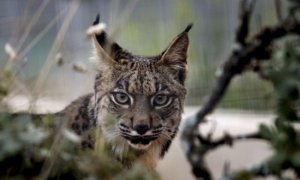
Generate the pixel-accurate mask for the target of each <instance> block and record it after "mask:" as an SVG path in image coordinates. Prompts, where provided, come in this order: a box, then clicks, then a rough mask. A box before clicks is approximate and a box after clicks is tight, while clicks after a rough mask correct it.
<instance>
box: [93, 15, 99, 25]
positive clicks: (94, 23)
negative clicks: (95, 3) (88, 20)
mask: <svg viewBox="0 0 300 180" xmlns="http://www.w3.org/2000/svg"><path fill="white" fill-rule="evenodd" d="M99 22H100V14H99V13H98V14H97V16H96V19H95V21H94V22H93V25H97V24H99Z"/></svg>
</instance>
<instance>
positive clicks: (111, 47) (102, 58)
mask: <svg viewBox="0 0 300 180" xmlns="http://www.w3.org/2000/svg"><path fill="white" fill-rule="evenodd" d="M99 19H100V16H99V14H98V15H97V17H96V20H95V21H94V23H93V26H91V27H90V28H89V29H88V31H87V34H88V35H90V36H91V39H92V45H93V47H94V51H95V58H96V59H97V61H98V62H99V63H100V64H102V63H104V64H106V65H115V64H117V63H118V61H119V60H120V59H122V58H124V57H123V56H125V55H126V54H129V53H127V52H126V50H123V48H122V47H121V46H119V45H118V44H117V43H116V42H114V41H113V40H111V39H110V38H109V37H108V35H107V33H106V32H105V24H103V23H99Z"/></svg>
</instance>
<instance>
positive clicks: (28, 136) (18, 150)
mask: <svg viewBox="0 0 300 180" xmlns="http://www.w3.org/2000/svg"><path fill="white" fill-rule="evenodd" d="M0 74H1V76H0V77H1V81H0V84H1V86H0V87H1V96H0V97H4V96H5V95H7V94H8V93H9V87H10V86H9V84H11V83H12V79H11V75H10V73H9V72H7V71H2V73H0ZM2 110H3V109H2ZM60 124H61V123H60ZM55 127H56V126H55V121H54V118H53V116H51V115H44V116H40V115H32V114H27V113H18V114H9V113H4V112H0V167H1V168H0V179H34V178H41V179H89V180H94V179H112V180H113V179H115V180H121V179H144V180H151V179H159V176H158V174H157V173H156V172H153V171H152V170H149V169H146V168H145V167H143V166H142V165H140V164H135V165H133V167H131V168H125V167H124V166H123V165H122V164H121V162H119V161H117V160H116V158H115V157H113V155H112V154H111V152H110V151H109V148H108V147H107V146H103V148H100V149H97V151H95V150H91V149H84V150H82V149H79V148H78V147H77V146H78V143H79V142H80V138H79V137H78V136H77V135H76V134H75V133H73V132H71V131H70V130H68V129H67V128H65V127H64V126H62V127H60V128H55Z"/></svg>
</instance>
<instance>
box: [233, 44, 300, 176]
mask: <svg viewBox="0 0 300 180" xmlns="http://www.w3.org/2000/svg"><path fill="white" fill-rule="evenodd" d="M260 75H261V77H262V78H263V79H265V80H267V81H269V82H271V84H272V85H273V94H274V95H273V98H274V99H275V100H274V104H275V107H274V110H275V111H276V119H275V121H274V123H273V124H272V125H265V124H262V125H261V126H260V134H261V135H262V137H263V138H264V139H266V140H267V142H268V143H269V144H270V145H271V147H272V149H273V151H274V154H273V155H272V156H271V157H270V158H269V159H268V161H267V162H266V167H267V169H268V171H270V172H272V173H273V174H276V175H278V176H279V177H281V176H282V172H283V171H284V170H286V169H289V170H293V171H294V173H295V174H297V176H298V177H299V176H300V132H299V126H298V124H299V123H300V96H299V93H300V44H299V39H289V40H287V41H285V43H284V45H283V47H282V49H278V51H277V52H276V53H275V54H274V57H273V60H272V61H267V62H265V63H264V64H262V67H261V70H260ZM245 175H246V176H249V174H248V173H247V172H246V171H243V172H241V173H239V176H241V177H244V176H245ZM236 178H237V179H239V178H238V177H236ZM248 179H249V178H248ZM250 179H251V178H250Z"/></svg>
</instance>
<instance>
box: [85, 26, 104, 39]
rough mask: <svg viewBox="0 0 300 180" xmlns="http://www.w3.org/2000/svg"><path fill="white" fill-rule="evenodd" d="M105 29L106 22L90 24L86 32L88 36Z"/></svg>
mask: <svg viewBox="0 0 300 180" xmlns="http://www.w3.org/2000/svg"><path fill="white" fill-rule="evenodd" d="M105 29H106V24H105V23H99V24H96V25H92V26H90V27H89V28H88V29H87V30H86V34H87V35H88V36H92V35H94V34H101V33H102V32H103V31H104V30H105Z"/></svg>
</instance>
